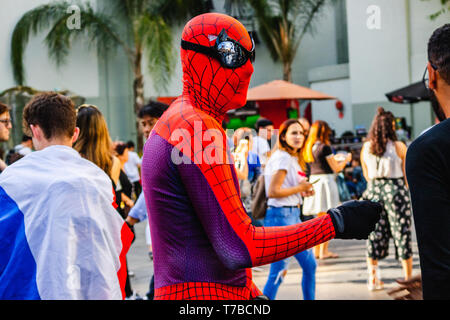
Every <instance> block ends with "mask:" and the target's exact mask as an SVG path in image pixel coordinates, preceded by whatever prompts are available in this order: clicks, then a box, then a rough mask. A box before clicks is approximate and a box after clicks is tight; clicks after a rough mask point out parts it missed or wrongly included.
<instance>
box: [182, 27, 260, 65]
mask: <svg viewBox="0 0 450 320" xmlns="http://www.w3.org/2000/svg"><path fill="white" fill-rule="evenodd" d="M249 35H250V34H249ZM250 39H252V49H251V50H250V51H248V50H247V49H245V48H244V47H243V46H242V45H241V44H240V43H239V42H237V41H236V40H234V39H231V38H230V37H228V34H227V32H226V31H225V29H222V31H221V32H220V33H219V35H218V36H217V39H216V42H215V44H214V46H212V47H206V46H202V45H199V44H196V43H192V42H188V41H185V40H181V48H183V49H185V50H191V51H195V52H198V53H203V54H206V55H207V56H210V57H212V58H214V59H216V60H217V61H219V62H220V64H221V65H222V67H224V68H229V69H234V68H239V67H241V66H243V65H244V64H245V63H246V62H247V60H249V59H250V61H251V62H254V61H255V42H254V41H253V38H252V36H251V35H250Z"/></svg>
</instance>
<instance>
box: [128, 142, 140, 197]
mask: <svg viewBox="0 0 450 320" xmlns="http://www.w3.org/2000/svg"><path fill="white" fill-rule="evenodd" d="M127 147H128V161H127V162H126V163H125V165H124V170H125V173H126V175H127V176H128V179H130V182H131V183H132V184H133V191H134V194H135V195H136V199H137V198H138V197H139V195H140V194H141V191H142V186H141V182H140V180H141V176H140V174H139V170H140V169H141V163H142V160H141V158H139V155H138V154H137V153H136V152H135V151H134V142H133V141H128V142H127Z"/></svg>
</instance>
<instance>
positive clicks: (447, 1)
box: [422, 0, 450, 20]
mask: <svg viewBox="0 0 450 320" xmlns="http://www.w3.org/2000/svg"><path fill="white" fill-rule="evenodd" d="M422 1H430V0H422ZM440 2H441V6H442V8H441V9H440V10H439V11H437V12H435V13H433V14H431V15H430V16H429V18H430V19H431V20H436V19H437V18H438V17H439V16H441V15H443V14H445V13H446V12H450V0H440Z"/></svg>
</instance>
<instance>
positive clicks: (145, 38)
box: [137, 15, 176, 91]
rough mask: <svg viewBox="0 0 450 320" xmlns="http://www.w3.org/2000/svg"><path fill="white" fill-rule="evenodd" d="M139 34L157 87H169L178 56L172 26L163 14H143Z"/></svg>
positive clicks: (161, 88) (160, 88) (139, 23)
mask: <svg viewBox="0 0 450 320" xmlns="http://www.w3.org/2000/svg"><path fill="white" fill-rule="evenodd" d="M137 34H138V39H139V40H140V44H141V45H142V48H143V50H144V53H145V56H146V59H147V61H148V68H149V70H148V71H149V73H150V74H151V76H152V79H153V83H154V86H155V89H156V90H157V91H160V90H165V89H167V84H168V83H169V80H170V78H171V76H172V74H173V71H174V69H175V68H174V66H175V56H176V53H175V50H174V47H173V45H172V41H173V36H172V30H171V28H170V27H169V26H168V24H167V23H166V22H165V21H164V19H163V18H162V17H161V16H152V15H143V16H142V17H141V18H140V19H139V21H138V28H137Z"/></svg>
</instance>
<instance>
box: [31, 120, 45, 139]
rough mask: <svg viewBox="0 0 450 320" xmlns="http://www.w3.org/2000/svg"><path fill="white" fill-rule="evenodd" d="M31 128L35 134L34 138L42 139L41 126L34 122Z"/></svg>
mask: <svg viewBox="0 0 450 320" xmlns="http://www.w3.org/2000/svg"><path fill="white" fill-rule="evenodd" d="M30 129H31V132H32V134H33V138H35V139H36V140H38V141H39V140H42V136H43V132H42V129H41V128H40V127H39V126H35V125H33V124H30Z"/></svg>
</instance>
